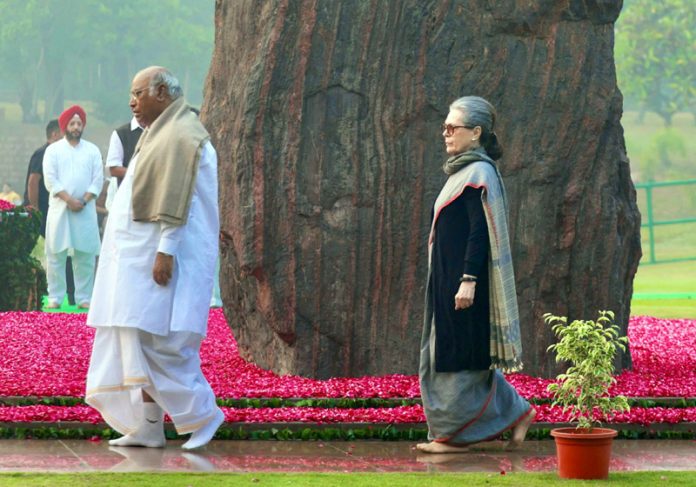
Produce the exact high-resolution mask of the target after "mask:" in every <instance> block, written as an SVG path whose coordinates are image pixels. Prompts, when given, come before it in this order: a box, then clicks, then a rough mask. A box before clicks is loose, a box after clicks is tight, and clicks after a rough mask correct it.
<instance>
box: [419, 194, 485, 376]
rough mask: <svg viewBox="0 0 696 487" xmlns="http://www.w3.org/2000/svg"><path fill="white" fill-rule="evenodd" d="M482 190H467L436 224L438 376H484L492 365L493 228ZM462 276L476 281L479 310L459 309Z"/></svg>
mask: <svg viewBox="0 0 696 487" xmlns="http://www.w3.org/2000/svg"><path fill="white" fill-rule="evenodd" d="M481 191H482V190H481V189H476V188H471V187H468V188H466V189H465V190H464V192H463V193H462V194H461V195H460V196H459V197H458V198H457V199H456V200H455V201H453V202H452V203H450V204H449V205H448V206H446V207H444V208H443V209H442V210H441V212H440V215H439V216H438V219H437V223H436V224H435V233H434V239H433V247H432V263H431V273H432V274H431V279H430V282H429V285H430V286H431V294H430V295H431V296H432V299H433V303H432V305H433V310H434V312H435V333H436V337H435V370H436V371H437V372H458V371H461V370H483V369H488V368H489V366H490V365H491V359H490V346H489V337H490V321H489V320H490V319H489V299H488V253H489V244H488V227H487V224H486V216H485V214H484V212H483V204H482V203H481ZM462 274H470V275H473V276H477V278H478V281H477V283H476V293H475V295H474V304H473V305H472V306H470V307H469V308H467V309H464V310H457V311H455V309H454V296H455V294H457V290H458V289H459V285H460V282H459V278H460V277H461V276H462Z"/></svg>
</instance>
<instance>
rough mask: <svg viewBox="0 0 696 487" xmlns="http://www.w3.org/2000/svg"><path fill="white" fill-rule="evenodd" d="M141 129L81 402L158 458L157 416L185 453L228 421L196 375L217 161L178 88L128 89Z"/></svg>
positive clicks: (154, 75) (113, 235) (162, 83)
mask: <svg viewBox="0 0 696 487" xmlns="http://www.w3.org/2000/svg"><path fill="white" fill-rule="evenodd" d="M131 108H132V110H133V113H134V114H135V115H136V117H138V121H139V122H140V123H141V124H142V125H144V126H145V127H147V128H146V130H145V131H144V132H143V134H142V136H141V138H140V141H139V143H138V146H137V147H136V150H135V154H134V156H133V158H132V159H131V162H130V164H129V166H128V169H127V172H126V175H125V177H124V179H123V182H122V183H121V185H120V187H119V189H118V191H117V193H116V196H115V198H114V201H113V203H112V206H111V211H110V213H109V219H108V221H107V225H106V230H105V233H104V243H103V245H102V252H101V257H100V259H99V268H98V269H97V278H96V284H95V293H94V296H95V297H94V301H93V303H92V307H91V309H90V312H89V315H88V318H87V324H88V325H90V326H93V327H96V328H97V331H96V335H95V339H94V346H93V350H92V359H91V362H90V368H89V372H88V376H87V392H86V401H87V403H88V404H90V405H91V406H93V407H95V408H96V409H98V410H99V412H100V413H101V414H102V416H103V417H104V419H105V420H106V422H107V423H108V424H109V425H110V426H111V427H112V428H114V429H115V430H116V431H118V432H120V433H122V434H123V435H124V436H123V437H121V438H118V439H116V440H111V441H110V444H111V445H116V446H144V447H162V446H164V444H165V437H164V430H163V419H164V418H163V417H164V412H165V411H166V412H167V414H168V415H169V416H170V418H171V419H172V421H173V423H174V426H175V427H176V430H177V432H178V433H180V434H185V433H192V434H191V438H190V439H189V440H188V441H187V442H186V443H185V444H184V445H183V448H184V449H192V448H198V447H200V446H203V445H205V444H206V443H208V442H209V441H210V440H211V439H212V437H213V435H214V434H215V431H216V430H217V428H218V427H219V426H220V424H222V422H223V420H224V415H223V413H222V411H221V410H220V408H218V407H217V405H216V402H215V395H214V393H213V391H212V389H211V387H210V385H209V384H208V382H207V381H206V379H205V377H204V376H203V374H202V372H201V367H200V357H199V349H200V344H201V341H202V339H203V338H204V337H205V334H206V330H207V318H208V309H209V304H210V297H211V294H212V288H213V272H214V271H215V259H216V257H217V252H218V232H219V221H218V206H217V155H216V153H215V150H214V149H213V146H212V145H211V143H210V142H209V140H208V139H209V136H208V133H207V132H206V131H205V129H204V128H203V126H202V125H201V123H200V122H199V121H198V118H197V117H196V116H195V115H194V114H193V113H192V112H191V111H190V109H189V106H188V105H187V104H186V102H185V101H184V99H183V97H182V96H181V88H180V87H179V85H178V81H177V80H176V78H174V77H173V76H172V75H171V73H169V72H168V71H166V70H165V69H164V68H158V67H152V68H147V69H145V70H143V71H141V72H140V73H138V74H137V75H136V76H135V78H134V79H133V85H132V91H131Z"/></svg>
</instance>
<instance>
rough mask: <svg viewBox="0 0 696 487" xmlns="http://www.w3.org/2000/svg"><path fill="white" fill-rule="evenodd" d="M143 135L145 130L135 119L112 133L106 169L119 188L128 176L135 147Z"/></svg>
mask: <svg viewBox="0 0 696 487" xmlns="http://www.w3.org/2000/svg"><path fill="white" fill-rule="evenodd" d="M142 133H143V128H142V127H141V126H140V124H139V123H138V120H137V119H136V118H135V117H133V118H131V121H130V122H129V123H126V124H123V125H121V126H120V127H118V128H117V129H116V130H114V131H113V132H112V133H111V139H110V140H109V151H108V152H107V153H106V167H107V169H108V170H109V174H110V175H111V177H114V178H116V180H117V181H118V185H119V186H120V185H121V181H123V176H125V175H126V170H127V169H128V163H129V162H130V160H131V157H133V152H134V151H135V146H136V145H137V144H138V140H140V134H142Z"/></svg>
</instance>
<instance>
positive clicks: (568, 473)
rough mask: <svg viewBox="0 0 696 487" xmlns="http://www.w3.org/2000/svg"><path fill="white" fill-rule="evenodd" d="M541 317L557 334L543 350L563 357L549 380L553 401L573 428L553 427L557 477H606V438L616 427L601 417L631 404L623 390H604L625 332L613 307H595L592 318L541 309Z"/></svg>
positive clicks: (608, 441) (610, 381)
mask: <svg viewBox="0 0 696 487" xmlns="http://www.w3.org/2000/svg"><path fill="white" fill-rule="evenodd" d="M544 321H545V322H546V323H547V324H549V325H551V329H552V330H553V332H554V334H555V335H556V337H557V338H558V342H557V343H555V344H553V345H551V346H550V347H549V348H548V350H549V351H554V352H555V353H556V361H557V362H568V363H569V364H570V366H569V367H568V369H567V370H566V372H565V373H564V374H559V375H558V376H557V377H556V378H557V382H555V383H553V384H550V385H549V386H548V390H549V391H550V392H552V393H553V396H554V401H553V405H560V406H563V411H569V412H570V419H571V422H574V421H577V428H556V429H553V430H551V436H553V437H554V439H555V441H556V453H557V456H558V472H559V476H560V477H562V478H579V479H606V478H607V477H608V475H609V457H610V455H611V444H612V440H613V438H614V437H615V436H616V435H617V432H616V431H615V430H613V429H608V428H600V427H598V426H599V425H601V423H600V420H601V419H602V418H607V417H611V416H612V415H613V414H615V413H617V412H620V411H628V410H629V409H630V407H629V405H628V401H627V400H626V398H625V397H624V396H614V397H610V396H609V388H610V387H611V385H612V384H613V383H614V382H616V379H614V376H613V373H614V358H615V356H616V352H617V351H618V350H619V349H620V350H623V351H625V350H626V343H628V338H627V337H620V336H619V327H618V326H617V325H616V324H615V323H614V313H613V312H611V311H600V312H599V317H598V318H597V320H594V321H593V320H574V321H573V322H571V323H568V320H567V318H566V317H564V316H563V317H561V316H554V315H552V314H550V313H546V314H545V315H544Z"/></svg>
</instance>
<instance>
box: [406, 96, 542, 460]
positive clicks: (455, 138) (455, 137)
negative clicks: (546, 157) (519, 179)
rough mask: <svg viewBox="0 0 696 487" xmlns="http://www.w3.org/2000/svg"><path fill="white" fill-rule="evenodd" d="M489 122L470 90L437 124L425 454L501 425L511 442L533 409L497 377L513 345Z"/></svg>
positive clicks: (514, 315) (511, 296)
mask: <svg viewBox="0 0 696 487" xmlns="http://www.w3.org/2000/svg"><path fill="white" fill-rule="evenodd" d="M494 128H495V109H494V108H493V106H492V105H491V104H490V103H488V102H487V101H486V100H484V99H483V98H480V97H476V96H466V97H463V98H459V99H458V100H456V101H455V102H454V103H452V105H450V111H449V114H448V115H447V119H446V120H445V123H444V124H443V126H442V135H443V137H444V139H445V148H446V151H447V154H448V155H449V156H450V157H449V159H447V161H446V162H445V164H444V166H443V170H444V172H445V174H447V175H448V178H447V181H446V183H445V185H444V187H443V188H442V190H441V191H440V195H439V196H438V197H437V200H436V201H435V205H434V207H433V217H432V224H431V230H430V238H429V242H428V282H427V287H426V297H427V299H426V309H425V320H424V327H423V339H422V341H421V354H420V386H421V396H422V398H423V408H424V410H425V415H426V418H427V421H428V430H429V431H428V439H429V440H430V442H429V443H421V444H419V445H417V448H418V449H419V450H420V451H423V452H427V453H455V452H461V451H466V448H467V446H468V445H471V444H473V443H479V442H482V441H486V440H490V439H494V438H496V437H498V436H500V435H501V434H502V433H504V432H505V431H508V430H512V438H511V440H510V442H509V444H508V445H509V446H510V447H516V446H519V445H520V444H521V443H522V441H524V437H525V435H526V433H527V429H528V428H529V425H530V424H531V422H532V421H533V420H534V416H535V415H536V412H535V411H534V409H533V408H532V407H531V406H530V405H529V403H528V402H527V401H525V400H524V399H523V398H522V397H520V395H519V394H517V392H516V391H515V389H514V388H513V387H512V386H511V385H510V384H509V383H508V382H507V381H506V380H505V377H504V376H503V374H502V373H501V371H503V372H513V371H518V370H520V369H521V368H522V362H521V353H522V348H521V340H520V330H519V316H518V311H517V295H516V292H515V280H514V275H513V269H512V258H511V253H510V242H509V237H508V222H507V218H508V217H507V201H506V196H505V188H504V187H503V182H502V179H501V176H500V173H499V172H498V169H497V167H496V165H495V161H496V160H497V159H499V158H500V157H501V156H502V149H501V147H500V144H499V143H498V138H497V135H496V133H495V131H494Z"/></svg>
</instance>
